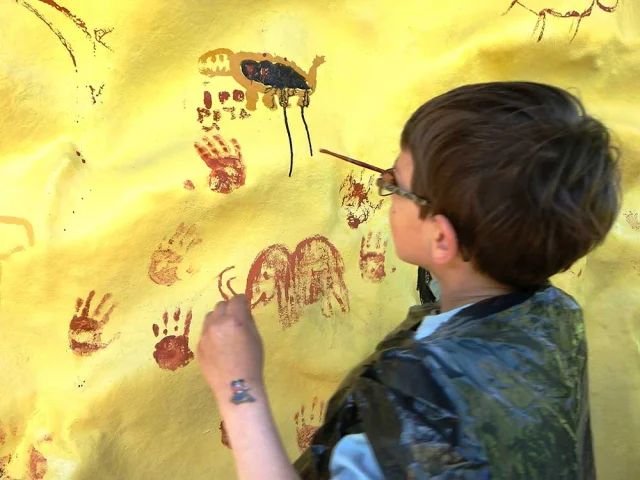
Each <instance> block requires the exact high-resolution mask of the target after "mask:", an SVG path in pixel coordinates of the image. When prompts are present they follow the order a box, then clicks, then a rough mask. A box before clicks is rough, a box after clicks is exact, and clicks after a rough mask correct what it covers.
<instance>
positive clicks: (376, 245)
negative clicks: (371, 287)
mask: <svg viewBox="0 0 640 480" xmlns="http://www.w3.org/2000/svg"><path fill="white" fill-rule="evenodd" d="M386 250H387V241H386V240H385V241H384V242H383V240H382V234H380V233H376V234H375V235H374V234H373V233H372V232H369V233H368V234H367V236H366V238H365V237H362V242H361V244H360V262H359V263H360V276H361V277H362V279H363V280H365V281H369V282H373V283H380V282H381V281H382V279H384V277H385V276H386V272H385V270H384V262H385V253H386Z"/></svg>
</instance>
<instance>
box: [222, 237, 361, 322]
mask: <svg viewBox="0 0 640 480" xmlns="http://www.w3.org/2000/svg"><path fill="white" fill-rule="evenodd" d="M231 268H233V267H230V268H228V269H226V270H224V271H223V272H222V273H221V274H220V275H219V278H218V288H219V290H220V293H221V295H222V296H223V298H225V299H228V298H229V295H228V294H227V293H225V292H224V290H223V288H222V286H223V280H222V276H223V274H224V273H225V272H227V271H229V270H230V269H231ZM231 280H232V279H230V280H229V281H227V289H228V290H231V285H230V282H231ZM231 291H232V290H231ZM232 292H233V291H232ZM245 294H246V296H247V298H248V299H249V302H250V305H251V308H252V309H255V308H258V307H262V306H266V305H268V304H269V303H271V302H272V301H275V302H276V303H277V305H278V316H279V319H280V323H281V324H282V326H283V327H284V328H288V327H290V326H292V325H293V324H295V323H297V322H298V321H300V319H301V317H302V313H303V310H304V307H306V306H310V305H315V304H319V305H320V306H321V309H322V314H323V315H324V316H326V317H330V316H332V315H333V314H334V310H335V308H338V309H339V310H340V311H342V312H348V311H349V308H350V306H349V293H348V290H347V286H346V284H345V281H344V262H343V260H342V256H341V255H340V252H339V251H338V250H337V249H336V247H334V246H333V245H332V244H331V242H329V240H327V238H325V237H323V236H320V235H316V236H313V237H310V238H307V239H305V240H303V241H302V242H300V243H299V244H298V245H297V247H296V249H295V250H294V251H293V252H290V251H289V249H288V248H287V247H286V246H285V245H280V244H275V245H270V246H268V247H267V248H265V249H264V250H262V251H261V252H260V253H259V254H258V256H257V257H256V259H255V260H254V261H253V263H252V265H251V268H250V269H249V274H248V275H247V282H246V288H245Z"/></svg>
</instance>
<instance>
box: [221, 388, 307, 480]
mask: <svg viewBox="0 0 640 480" xmlns="http://www.w3.org/2000/svg"><path fill="white" fill-rule="evenodd" d="M247 386H249V387H250V388H251V390H250V395H251V397H252V398H253V400H254V401H252V402H245V403H240V404H235V403H233V402H232V400H231V395H232V393H231V391H229V394H228V395H227V396H226V397H225V396H223V395H221V394H218V395H217V396H218V405H219V406H220V410H221V413H222V418H223V419H224V423H225V428H226V430H227V435H228V436H229V440H230V443H231V448H232V451H233V455H234V458H235V462H236V469H237V472H238V478H239V479H241V480H253V479H256V478H260V479H265V480H271V479H273V480H276V479H277V480H294V479H295V480H299V477H298V475H297V474H296V472H295V470H294V469H293V467H292V466H291V463H290V462H289V458H288V456H287V454H286V452H285V449H284V446H283V444H282V441H281V440H280V436H279V435H278V431H277V429H276V425H275V422H274V420H273V416H272V415H271V410H270V408H269V402H268V399H267V395H266V391H265V388H264V387H263V386H255V385H247Z"/></svg>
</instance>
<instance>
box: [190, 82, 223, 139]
mask: <svg viewBox="0 0 640 480" xmlns="http://www.w3.org/2000/svg"><path fill="white" fill-rule="evenodd" d="M207 93H209V92H205V97H204V104H205V106H204V107H198V108H197V109H196V112H197V113H198V123H200V124H201V125H202V130H204V131H205V132H210V131H211V130H214V129H215V130H220V125H218V122H219V121H220V120H221V119H222V113H221V112H220V110H213V111H211V105H209V104H210V103H211V104H212V101H211V98H207V96H206V94H207ZM210 95H211V94H209V97H210ZM207 105H209V106H207ZM207 118H210V119H211V124H210V125H205V122H204V121H205V119H207Z"/></svg>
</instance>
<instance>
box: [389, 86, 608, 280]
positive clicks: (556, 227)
mask: <svg viewBox="0 0 640 480" xmlns="http://www.w3.org/2000/svg"><path fill="white" fill-rule="evenodd" d="M401 147H402V149H403V150H407V151H409V152H410V153H411V155H412V157H413V162H414V172H413V180H412V186H411V187H412V190H413V192H414V193H415V194H416V195H418V196H421V197H423V198H426V199H428V200H429V201H430V202H431V203H430V205H428V206H426V207H422V210H421V217H422V218H426V217H427V216H428V215H436V214H442V215H444V216H446V217H447V218H448V219H449V220H450V221H451V223H452V224H453V227H454V228H455V230H456V233H457V235H458V242H459V245H460V250H461V252H462V253H463V257H464V258H465V260H469V261H471V262H472V263H473V265H474V266H475V268H476V269H477V270H479V271H480V272H482V273H484V274H486V275H488V276H489V277H491V278H493V279H494V280H497V281H499V282H501V283H504V284H506V285H512V286H515V287H521V288H527V287H533V286H537V285H540V284H542V283H544V282H545V281H546V280H547V279H548V278H549V277H551V276H552V275H554V274H556V273H558V272H562V271H565V270H567V269H568V268H569V267H570V266H571V265H572V264H573V263H574V262H575V261H576V260H578V259H579V258H581V257H583V256H584V255H586V254H587V253H588V252H590V251H591V250H592V249H593V248H595V247H596V246H598V245H599V244H600V243H602V241H603V240H604V238H605V236H606V234H607V233H608V232H609V230H610V229H611V227H612V225H613V223H614V221H615V219H616V217H617V215H618V211H619V208H620V179H619V171H618V151H617V149H616V148H614V147H612V146H611V144H610V135H609V132H608V130H607V128H606V127H605V126H604V125H603V124H602V123H600V122H599V121H597V120H595V119H594V118H592V117H590V116H588V115H587V114H586V113H585V110H584V107H583V106H582V103H581V102H580V100H578V99H577V98H576V97H575V96H574V95H571V94H570V93H568V92H567V91H564V90H562V89H560V88H556V87H552V86H549V85H543V84H538V83H532V82H493V83H482V84H473V85H466V86H463V87H460V88H456V89H454V90H451V91H449V92H447V93H445V94H443V95H440V96H438V97H436V98H434V99H432V100H430V101H428V102H427V103H425V104H424V105H422V106H421V107H420V108H419V109H418V110H417V111H416V112H415V113H414V114H413V115H412V116H411V118H410V119H409V120H408V122H407V123H406V125H405V127H404V130H403V132H402V139H401Z"/></svg>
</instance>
